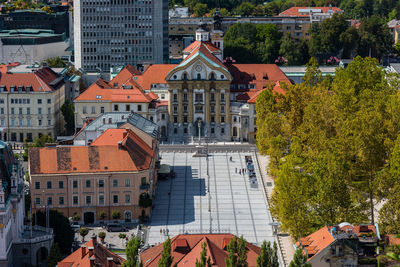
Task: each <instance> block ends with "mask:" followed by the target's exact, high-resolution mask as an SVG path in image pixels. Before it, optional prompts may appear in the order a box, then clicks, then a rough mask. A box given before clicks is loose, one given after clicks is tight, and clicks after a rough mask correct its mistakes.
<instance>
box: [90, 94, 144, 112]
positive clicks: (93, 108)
mask: <svg viewBox="0 0 400 267" xmlns="http://www.w3.org/2000/svg"><path fill="white" fill-rule="evenodd" d="M96 98H97V99H101V95H98V96H96ZM114 111H119V105H114ZM125 111H131V105H125ZM137 111H142V105H137ZM91 112H92V114H96V107H95V106H92V109H91ZM82 113H83V114H87V113H88V112H87V107H86V106H83V107H82ZM100 113H104V107H100Z"/></svg>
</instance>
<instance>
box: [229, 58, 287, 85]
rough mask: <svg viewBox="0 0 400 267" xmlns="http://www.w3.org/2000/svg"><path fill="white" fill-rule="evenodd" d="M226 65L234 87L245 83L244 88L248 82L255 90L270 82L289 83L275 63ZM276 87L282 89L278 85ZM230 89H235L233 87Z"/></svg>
mask: <svg viewBox="0 0 400 267" xmlns="http://www.w3.org/2000/svg"><path fill="white" fill-rule="evenodd" d="M226 66H227V68H228V70H229V72H230V73H231V75H232V77H233V81H232V83H233V84H235V85H236V88H238V86H239V85H240V84H245V85H246V88H247V85H248V84H254V85H255V87H256V89H257V90H261V89H264V88H266V87H267V85H268V83H271V82H272V84H275V85H276V82H286V83H288V84H291V82H290V80H289V78H288V77H287V76H286V75H285V74H284V73H283V71H282V70H281V69H280V68H279V67H278V66H277V65H275V64H226ZM276 89H277V90H278V91H283V90H281V88H280V86H279V87H277V88H276ZM236 90H238V89H236ZM231 91H235V89H233V90H231ZM238 91H240V90H238ZM244 91H247V89H246V90H244Z"/></svg>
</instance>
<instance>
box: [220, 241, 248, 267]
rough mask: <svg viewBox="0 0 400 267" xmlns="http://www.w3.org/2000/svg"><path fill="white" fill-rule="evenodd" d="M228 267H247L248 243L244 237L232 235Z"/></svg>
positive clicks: (226, 261) (227, 258)
mask: <svg viewBox="0 0 400 267" xmlns="http://www.w3.org/2000/svg"><path fill="white" fill-rule="evenodd" d="M227 252H228V257H226V258H225V265H226V267H247V266H248V264H247V244H246V240H245V239H244V238H243V236H242V237H240V238H237V237H236V236H234V237H232V239H231V240H230V242H229V244H228V247H227Z"/></svg>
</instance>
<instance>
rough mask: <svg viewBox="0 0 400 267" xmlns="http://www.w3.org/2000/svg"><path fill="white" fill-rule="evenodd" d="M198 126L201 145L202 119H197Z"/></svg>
mask: <svg viewBox="0 0 400 267" xmlns="http://www.w3.org/2000/svg"><path fill="white" fill-rule="evenodd" d="M197 127H198V128H199V145H200V135H201V120H200V119H198V120H197Z"/></svg>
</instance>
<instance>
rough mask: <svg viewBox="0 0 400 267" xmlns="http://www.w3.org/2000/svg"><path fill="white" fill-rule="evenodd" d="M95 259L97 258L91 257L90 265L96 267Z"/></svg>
mask: <svg viewBox="0 0 400 267" xmlns="http://www.w3.org/2000/svg"><path fill="white" fill-rule="evenodd" d="M94 260H95V258H94V257H91V258H90V267H94Z"/></svg>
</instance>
